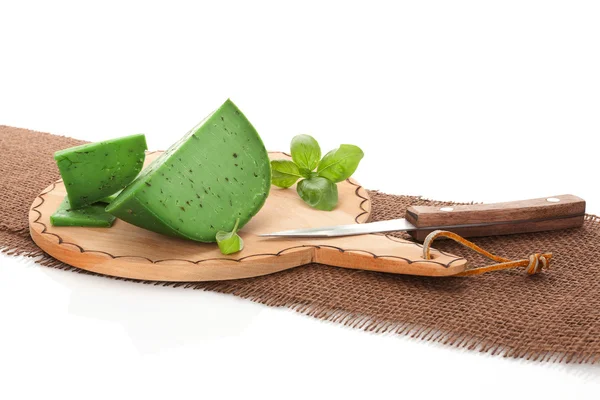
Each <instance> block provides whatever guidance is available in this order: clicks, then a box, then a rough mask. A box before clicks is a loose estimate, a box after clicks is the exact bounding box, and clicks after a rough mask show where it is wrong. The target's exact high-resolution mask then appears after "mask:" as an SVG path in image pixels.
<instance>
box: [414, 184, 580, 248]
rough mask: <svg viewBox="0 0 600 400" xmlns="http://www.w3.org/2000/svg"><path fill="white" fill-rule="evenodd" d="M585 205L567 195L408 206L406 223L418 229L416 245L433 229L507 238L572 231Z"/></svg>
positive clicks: (466, 235) (468, 235) (578, 224)
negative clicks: (515, 234) (518, 199)
mask: <svg viewBox="0 0 600 400" xmlns="http://www.w3.org/2000/svg"><path fill="white" fill-rule="evenodd" d="M584 218H585V201H584V200H583V199H581V198H579V197H577V196H574V195H571V194H564V195H560V196H552V197H543V198H539V199H532V200H521V201H511V202H505V203H494V204H470V205H452V206H411V207H409V208H408V209H407V211H406V219H407V220H408V221H409V222H410V223H412V224H413V225H415V226H416V227H419V228H428V227H431V229H430V230H427V229H425V230H418V231H413V232H410V234H411V235H412V236H413V238H415V239H416V240H418V241H423V240H424V239H425V237H426V236H427V235H428V234H429V233H430V232H432V231H433V230H436V229H444V230H449V231H452V232H454V233H457V234H459V235H461V236H463V237H474V236H493V235H507V234H514V233H526V232H539V231H547V230H556V229H566V228H576V227H580V226H581V225H583V220H584Z"/></svg>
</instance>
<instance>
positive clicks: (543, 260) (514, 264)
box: [423, 230, 552, 276]
mask: <svg viewBox="0 0 600 400" xmlns="http://www.w3.org/2000/svg"><path fill="white" fill-rule="evenodd" d="M439 237H446V238H449V239H452V240H454V241H455V242H457V243H460V244H462V245H463V246H465V247H468V248H470V249H471V250H474V251H476V252H477V253H479V254H481V255H483V256H485V257H487V258H489V259H491V260H494V261H496V262H497V264H493V265H487V266H484V267H478V268H473V269H468V270H466V271H463V272H461V273H459V274H456V275H454V276H470V275H480V274H484V273H486V272H492V271H499V270H502V269H511V268H519V267H526V269H525V272H527V274H529V275H534V274H537V273H538V272H541V271H542V268H546V269H548V268H549V267H550V260H551V259H552V253H534V254H531V255H530V256H529V258H527V259H523V260H516V261H513V260H509V259H507V258H504V257H500V256H497V255H494V254H492V253H490V252H489V251H486V250H484V249H482V248H481V247H479V246H477V245H476V244H475V243H473V242H470V241H468V240H467V239H465V238H463V237H462V236H460V235H457V234H456V233H452V232H449V231H440V230H438V231H433V232H431V233H430V234H429V235H427V237H426V238H425V241H424V242H423V258H424V259H426V260H431V244H432V243H433V241H434V240H435V239H437V238H439Z"/></svg>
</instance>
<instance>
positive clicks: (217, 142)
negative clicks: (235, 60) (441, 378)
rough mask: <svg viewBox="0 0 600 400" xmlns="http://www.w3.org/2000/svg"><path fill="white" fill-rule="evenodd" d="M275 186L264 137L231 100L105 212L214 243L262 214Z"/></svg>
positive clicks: (155, 228)
mask: <svg viewBox="0 0 600 400" xmlns="http://www.w3.org/2000/svg"><path fill="white" fill-rule="evenodd" d="M270 187H271V166H270V162H269V155H268V153H267V151H266V149H265V146H264V145H263V142H262V140H261V139H260V136H259V135H258V133H257V132H256V130H255V129H254V127H253V126H252V125H251V124H250V122H249V121H248V120H247V119H246V117H245V116H244V115H243V114H242V113H241V111H240V110H239V109H238V108H237V107H236V106H235V105H234V104H233V103H232V102H231V101H230V100H227V101H226V102H225V103H224V104H223V105H222V106H221V107H220V108H219V109H218V110H216V111H215V112H213V113H212V114H211V115H209V116H208V117H207V118H206V119H205V120H204V121H202V122H201V123H200V124H198V125H197V126H196V127H194V128H193V129H192V130H191V131H189V132H188V133H187V134H186V135H185V136H184V137H183V138H182V139H180V140H179V141H178V142H177V143H175V144H174V145H172V146H171V147H170V148H169V149H168V150H167V151H166V152H164V153H163V154H161V155H160V156H159V157H158V158H157V159H156V160H154V161H153V162H152V163H151V164H150V165H149V166H148V167H147V168H145V169H144V170H143V171H142V173H141V174H140V176H139V177H138V178H137V179H136V180H135V181H134V182H133V183H132V184H131V185H129V186H128V187H127V188H126V189H125V190H123V192H122V193H121V194H120V195H119V196H118V197H117V198H116V199H115V200H114V201H113V202H112V203H111V204H110V205H109V206H108V207H107V208H106V210H107V211H108V212H110V213H111V214H113V215H115V216H116V217H118V218H120V219H123V220H125V221H127V222H129V223H131V224H133V225H137V226H139V227H142V228H145V229H149V230H151V231H154V232H158V233H162V234H166V235H171V236H178V237H182V238H187V239H192V240H197V241H202V242H214V241H215V236H216V234H217V232H218V231H231V229H232V228H233V226H234V225H235V221H236V219H238V218H239V219H240V222H239V226H240V228H241V227H242V226H244V225H245V224H246V223H247V222H248V221H250V219H251V218H252V217H253V216H254V215H255V214H256V213H257V212H258V211H259V210H260V208H261V207H262V206H263V204H264V203H265V200H266V199H267V196H268V194H269V189H270Z"/></svg>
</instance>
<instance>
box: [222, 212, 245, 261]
mask: <svg viewBox="0 0 600 400" xmlns="http://www.w3.org/2000/svg"><path fill="white" fill-rule="evenodd" d="M239 224H240V219H239V218H238V219H236V220H235V225H234V226H233V230H232V231H231V232H224V231H218V232H217V244H218V245H219V250H221V253H222V254H233V253H237V252H238V251H241V250H242V249H243V248H244V241H243V240H242V238H241V237H240V236H239V235H238V234H237V229H238V225H239Z"/></svg>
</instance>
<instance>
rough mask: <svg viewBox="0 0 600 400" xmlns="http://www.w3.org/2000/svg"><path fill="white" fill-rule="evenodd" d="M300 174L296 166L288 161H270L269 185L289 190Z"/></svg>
mask: <svg viewBox="0 0 600 400" xmlns="http://www.w3.org/2000/svg"><path fill="white" fill-rule="evenodd" d="M300 178H302V174H301V173H300V170H299V169H298V166H297V165H296V164H294V163H293V162H292V161H290V160H273V161H271V183H272V184H273V185H275V186H278V187H281V188H289V187H290V186H292V185H293V184H294V183H296V181H297V180H298V179H300Z"/></svg>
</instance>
